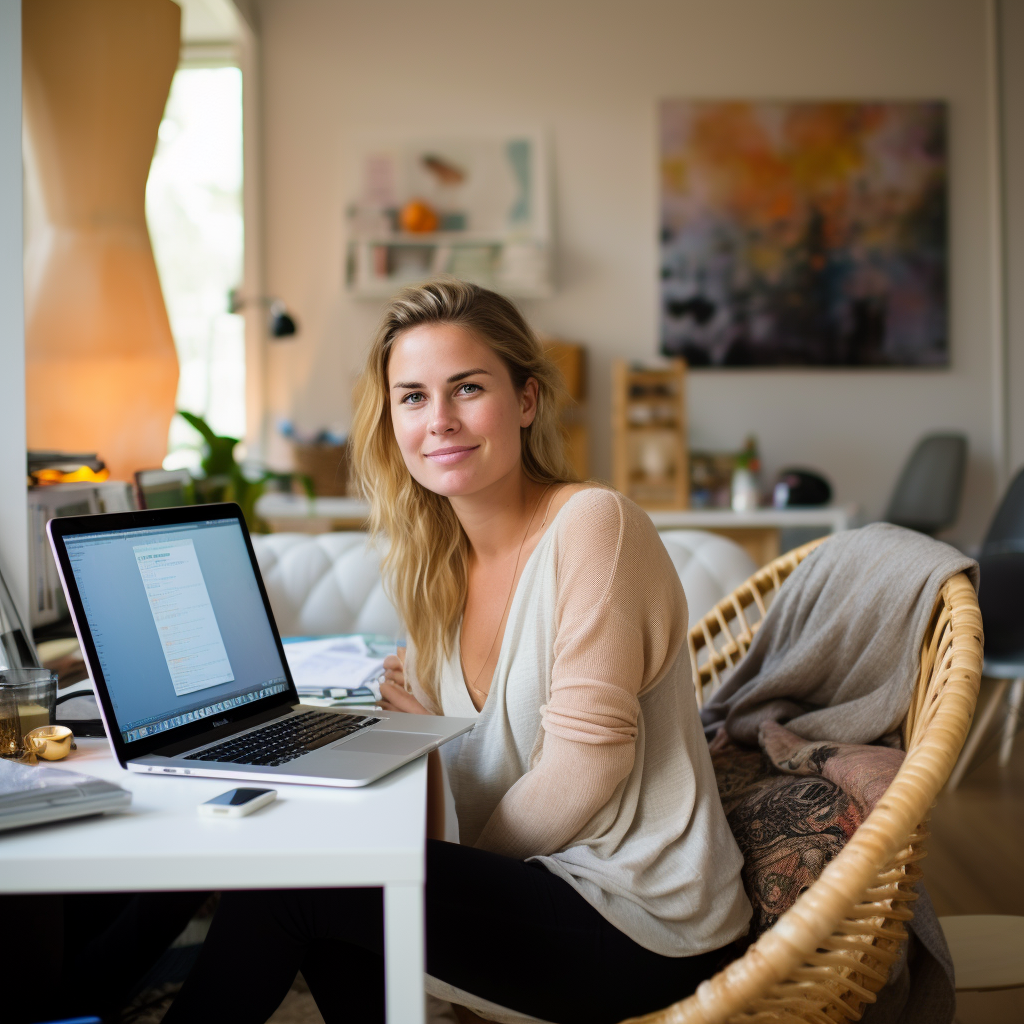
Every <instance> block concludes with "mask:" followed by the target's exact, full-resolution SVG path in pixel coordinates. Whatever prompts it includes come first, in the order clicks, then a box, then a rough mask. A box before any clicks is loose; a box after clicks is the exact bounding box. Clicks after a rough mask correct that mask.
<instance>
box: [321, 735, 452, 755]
mask: <svg viewBox="0 0 1024 1024" xmlns="http://www.w3.org/2000/svg"><path fill="white" fill-rule="evenodd" d="M436 742H437V737H436V736H431V735H430V734H428V733H424V732H391V731H389V730H387V729H379V728H378V729H368V730H365V731H364V732H361V733H359V734H358V735H356V736H353V737H352V739H350V740H342V741H341V742H340V743H339V744H337V745H336V746H333V747H331V748H330V749H331V750H337V751H340V752H344V753H346V754H348V753H352V752H354V753H359V754H394V755H396V756H398V757H404V756H405V755H406V754H414V753H416V751H417V750H426V749H427V748H429V747H431V746H433V745H434V744H435V743H436Z"/></svg>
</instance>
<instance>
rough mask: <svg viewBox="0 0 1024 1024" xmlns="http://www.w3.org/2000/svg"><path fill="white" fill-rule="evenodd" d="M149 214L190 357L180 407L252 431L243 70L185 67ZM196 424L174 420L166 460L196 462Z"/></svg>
mask: <svg viewBox="0 0 1024 1024" xmlns="http://www.w3.org/2000/svg"><path fill="white" fill-rule="evenodd" d="M146 218H147V220H148V222H149V232H150V237H151V238H152V242H153V252H154V255H155V257H156V265H157V270H158V272H159V274H160V284H161V286H162V288H163V293H164V301H165V303H166V305H167V313H168V315H169V317H170V321H171V332H172V333H173V335H174V341H175V345H176V346H177V350H178V361H179V363H180V367H181V370H180V377H179V381H178V408H179V409H187V410H188V411H189V412H194V413H197V414H198V415H200V416H203V417H204V418H205V419H206V420H207V422H208V423H209V424H210V426H211V427H212V428H213V429H214V430H215V431H216V432H217V433H218V434H228V435H230V436H232V437H244V436H245V426H246V424H245V337H244V323H243V320H242V317H241V316H238V315H235V314H231V313H228V311H227V309H228V292H229V291H230V290H231V289H232V288H236V287H238V286H239V285H240V283H241V281H242V244H243V220H242V73H241V71H240V70H239V68H237V67H183V68H179V70H178V71H177V73H176V74H175V76H174V81H173V84H172V85H171V92H170V96H169V97H168V100H167V108H166V110H165V112H164V119H163V121H162V122H161V124H160V133H159V139H158V141H157V146H156V153H155V154H154V156H153V164H152V167H151V169H150V172H149V181H148V183H147V186H146ZM195 442H196V434H195V431H194V430H193V429H192V428H191V427H190V426H188V424H186V423H185V422H184V421H183V420H182V419H181V418H180V417H177V416H176V417H175V418H174V420H173V421H172V423H171V431H170V439H169V445H168V447H169V452H170V454H169V456H168V460H167V462H165V466H166V467H167V468H174V467H178V466H182V465H190V464H191V463H192V462H193V461H194V460H195V459H196V456H195V454H194V446H195Z"/></svg>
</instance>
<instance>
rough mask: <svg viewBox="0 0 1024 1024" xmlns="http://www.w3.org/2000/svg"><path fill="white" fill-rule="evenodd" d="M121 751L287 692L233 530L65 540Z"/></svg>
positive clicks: (224, 523) (212, 523) (186, 528)
mask: <svg viewBox="0 0 1024 1024" xmlns="http://www.w3.org/2000/svg"><path fill="white" fill-rule="evenodd" d="M65 544H66V549H67V556H68V561H69V562H70V565H71V569H72V572H73V573H74V576H75V582H76V584H77V585H78V590H79V594H80V595H81V600H82V605H83V609H84V611H85V618H86V624H87V626H86V628H88V629H89V631H90V632H91V634H92V639H93V643H94V644H95V646H96V653H97V657H98V660H99V668H100V669H101V671H102V673H103V677H104V680H105V681H106V685H107V690H108V692H109V695H110V703H111V705H112V706H113V711H114V715H115V718H116V726H115V723H113V722H110V723H108V724H109V725H110V727H111V728H112V729H114V728H116V729H117V731H118V732H119V733H120V735H121V738H122V740H124V742H125V743H133V742H136V741H138V740H141V739H143V738H145V737H148V736H154V735H156V734H158V733H163V732H168V731H170V730H172V729H175V728H177V727H178V726H182V725H187V724H189V723H190V722H196V721H199V720H200V719H203V718H206V717H208V716H211V715H217V714H220V713H223V712H225V711H228V710H230V709H232V708H237V707H240V706H241V705H243V704H250V703H252V702H253V701H258V700H261V699H262V698H264V697H269V696H272V695H273V694H275V693H283V692H284V691H286V690H287V689H288V679H287V676H286V673H285V668H284V666H283V664H282V663H281V657H280V655H279V654H278V648H277V643H276V642H275V639H274V633H273V630H272V629H271V626H270V622H269V620H268V618H267V613H266V610H265V608H264V605H263V598H262V596H261V594H260V589H259V585H258V583H257V581H256V576H255V574H254V572H253V568H252V563H251V562H250V560H249V552H248V549H247V547H246V544H245V538H244V537H243V535H242V530H241V527H240V526H239V524H238V522H237V521H236V520H234V519H214V520H209V521H207V522H203V521H200V522H195V523H186V524H182V525H175V526H150V527H139V528H133V529H127V530H118V531H108V532H103V533H83V534H71V535H68V536H67V537H65Z"/></svg>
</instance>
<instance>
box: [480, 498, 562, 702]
mask: <svg viewBox="0 0 1024 1024" xmlns="http://www.w3.org/2000/svg"><path fill="white" fill-rule="evenodd" d="M554 486H555V485H554V484H553V483H552V484H548V485H547V487H545V488H544V490H543V491H541V492H540V497H539V498H538V499H537V504H536V505H534V506H533V513H532V515H531V516H530V521H529V522H528V523H527V524H526V532H525V533H524V534H523V539H522V540H521V541H520V542H519V550H518V551H517V552H516V564H515V566H514V568H513V569H512V582H511V583H510V584H509V587H508V596H507V597H506V598H505V607H504V608H502V610H501V615H500V616H499V617H498V627H497V629H495V631H494V639H492V640H491V646H490V647H488V648H487V654H486V656H485V657H484V661H483V664H482V665H481V666H480V671H479V672H477V674H476V678H475V679H474V680H473V682H471V683H469V682H467V684H466V685H467V686H468V687H469V688H470V690H472V691H473V692H474V693H477V694H479V695H480V696H481V697H483V698H485V699H486V697H487V694H488V693H490V687H488V688H487V689H486V690H481V689H480V687H479V686H477V683H479V682H480V677H481V676H482V675H483V674H484V669H485V668H487V663H488V662H489V661H490V660H491V653H492V652H493V651H494V645H495V644H496V643H497V642H498V634H499V633H500V632H501V624H502V623H503V622H504V621H505V613H506V612H507V611H508V606H509V603H510V602H511V600H512V593H513V591H514V590H515V587H516V573H517V572H518V571H519V559H520V558H522V556H523V547H524V546H525V544H526V538H527V537H529V536H530V527H531V526H533V521H534V519H536V517H537V509H539V508H540V503H541V502H542V501H543V500H544V495H545V494H547V493H548V491H550V490H551V488H552V487H554ZM557 493H558V491H555V494H557ZM555 494H552V495H551V501H554V500H555ZM551 501H549V502H548V507H547V508H546V509H545V510H544V518H543V519H542V520H541V521H540V525H541V526H543V525H544V524H545V523H546V522H547V521H548V513H549V512H550V511H551Z"/></svg>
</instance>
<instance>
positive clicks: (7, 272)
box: [0, 0, 28, 621]
mask: <svg viewBox="0 0 1024 1024" xmlns="http://www.w3.org/2000/svg"><path fill="white" fill-rule="evenodd" d="M21 251H22V229H21V0H0V572H2V573H3V576H4V579H5V580H6V581H7V585H8V586H9V587H10V588H11V591H12V593H13V594H14V600H15V602H16V603H17V605H18V608H19V610H20V612H21V613H22V615H23V616H24V613H25V612H26V611H27V609H28V540H27V537H28V518H27V512H26V502H25V315H24V293H23V287H22V266H21ZM25 621H28V620H27V619H26V620H25Z"/></svg>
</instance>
